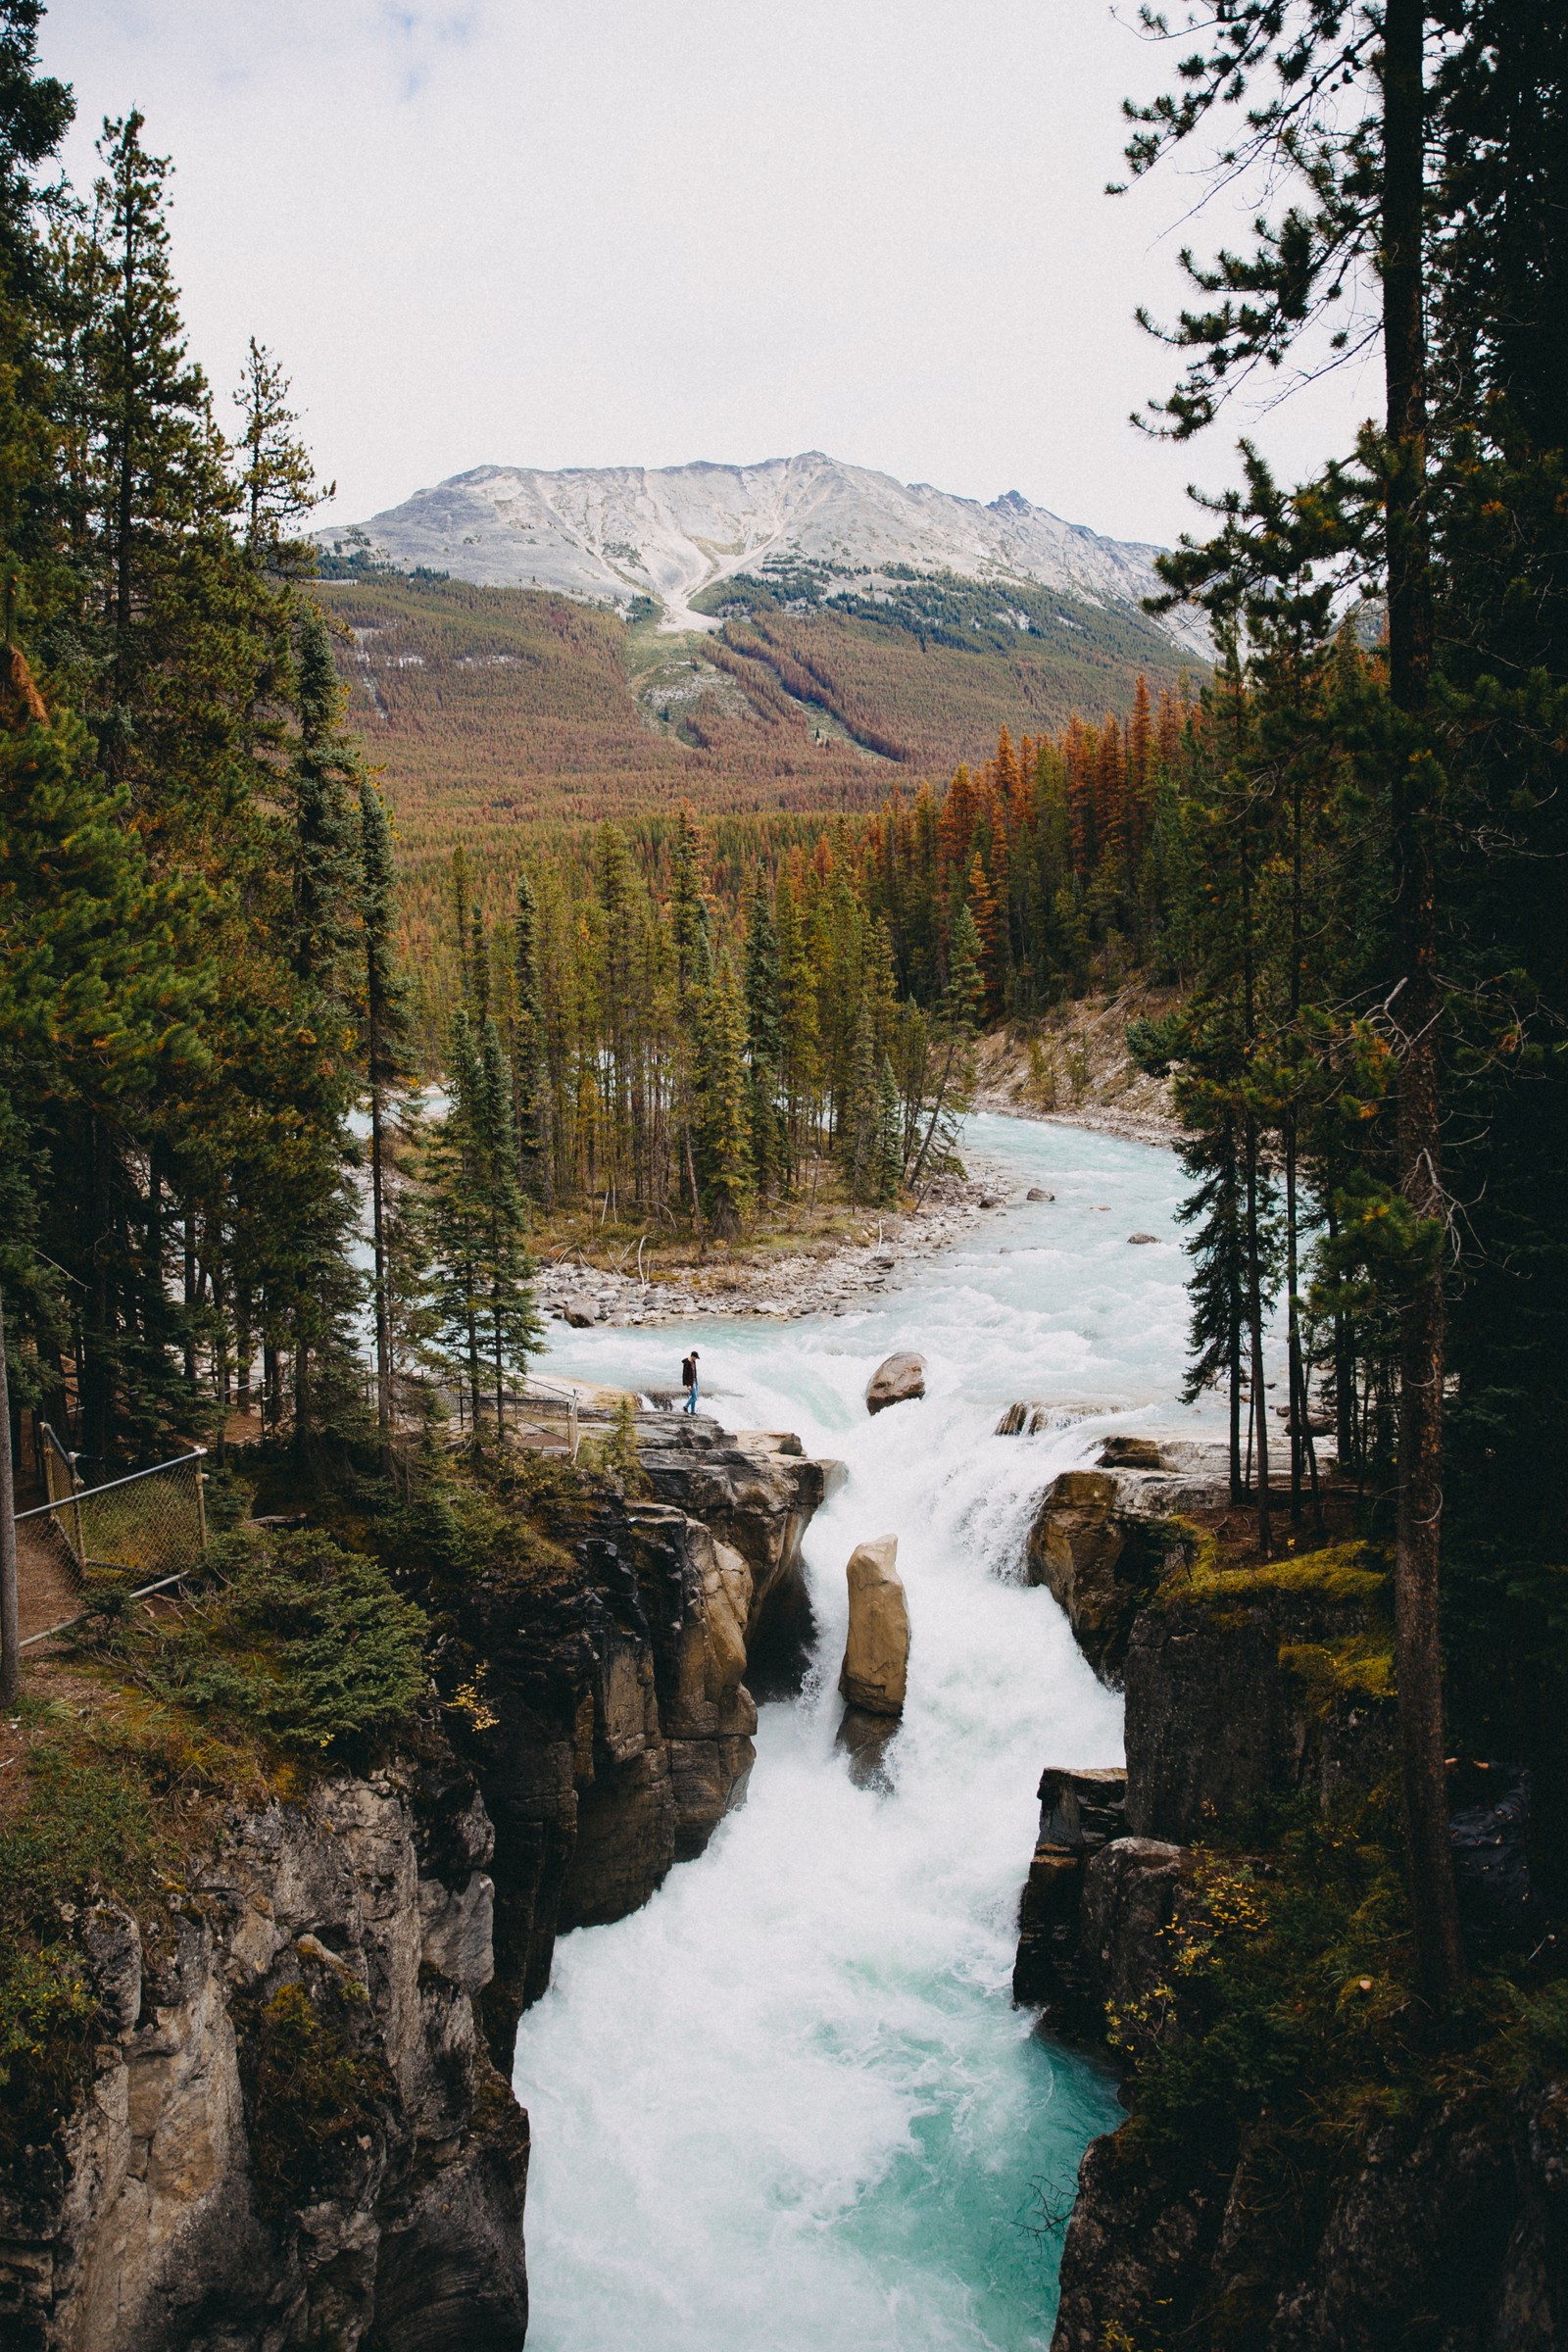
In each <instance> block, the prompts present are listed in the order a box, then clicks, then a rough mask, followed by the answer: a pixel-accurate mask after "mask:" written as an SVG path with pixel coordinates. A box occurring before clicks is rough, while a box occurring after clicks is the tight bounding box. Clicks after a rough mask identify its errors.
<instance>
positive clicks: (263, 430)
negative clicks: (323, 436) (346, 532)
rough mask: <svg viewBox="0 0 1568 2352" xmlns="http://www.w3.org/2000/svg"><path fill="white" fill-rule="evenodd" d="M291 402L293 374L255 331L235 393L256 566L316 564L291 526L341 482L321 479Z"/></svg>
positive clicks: (247, 527)
mask: <svg viewBox="0 0 1568 2352" xmlns="http://www.w3.org/2000/svg"><path fill="white" fill-rule="evenodd" d="M288 400H289V382H288V378H287V376H286V375H285V374H284V373H283V370H282V368H280V367H279V366H278V364H277V362H276V361H275V360H274V359H273V357H272V355H271V353H270V351H268V350H266V349H265V348H264V346H263V345H261V344H260V343H258V342H257V340H256V337H255V336H254V335H252V337H251V339H250V348H249V350H248V352H247V353H246V357H245V370H244V373H243V375H242V376H241V378H240V383H239V389H238V391H237V393H236V394H235V406H236V408H237V409H238V410H239V412H240V416H241V417H242V419H243V425H242V429H241V432H240V438H239V450H238V455H239V458H240V471H239V488H240V496H241V498H242V500H243V514H244V533H245V552H246V554H247V555H248V556H249V558H250V560H251V562H252V563H253V564H265V565H267V566H269V567H270V568H272V569H277V568H279V567H280V566H281V565H282V564H284V563H285V561H288V563H289V567H290V568H291V569H293V570H298V571H304V570H307V569H311V568H314V559H313V558H310V557H309V556H308V555H307V553H306V551H305V550H304V549H303V548H302V547H300V546H299V545H298V543H297V542H294V541H293V540H292V537H291V532H290V525H291V524H293V523H296V522H298V521H300V520H301V518H302V517H303V516H304V515H309V514H310V513H311V511H312V509H313V508H315V507H318V506H320V505H322V504H323V503H324V502H325V501H326V500H328V499H330V498H333V497H335V496H336V493H337V484H336V483H335V482H327V483H324V484H319V483H318V481H317V479H316V468H315V466H314V465H313V464H312V463H311V458H310V453H309V452H308V450H307V449H306V448H305V445H304V443H303V442H302V441H300V440H299V439H298V437H297V436H296V434H295V431H294V427H295V426H296V425H297V424H298V422H299V418H298V417H297V416H296V415H295V413H294V411H293V410H292V409H291V408H290V407H289V405H288Z"/></svg>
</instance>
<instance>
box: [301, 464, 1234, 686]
mask: <svg viewBox="0 0 1568 2352" xmlns="http://www.w3.org/2000/svg"><path fill="white" fill-rule="evenodd" d="M316 536H317V540H318V543H319V545H320V546H321V547H322V549H323V550H325V551H326V552H327V553H329V554H335V555H337V556H340V557H341V556H342V555H344V554H345V553H348V554H350V555H352V554H353V553H354V552H355V551H357V550H360V551H368V553H369V554H371V555H372V556H374V557H375V558H377V559H379V560H381V561H384V562H386V563H388V564H391V565H392V566H393V567H394V568H396V569H399V570H404V571H412V570H416V569H420V568H423V569H425V570H444V571H446V572H448V573H449V574H451V575H453V576H454V577H456V578H459V579H465V580H469V581H472V582H473V583H474V584H476V585H479V586H486V587H514V588H535V589H545V590H553V591H554V592H555V593H557V594H558V595H565V596H570V597H573V598H576V599H578V600H580V601H583V602H587V603H596V604H612V605H613V606H615V607H616V608H617V610H620V611H622V612H628V611H631V610H632V609H634V608H637V607H638V606H639V604H640V602H641V601H642V600H644V599H648V600H652V601H654V602H655V603H657V604H658V605H659V606H660V607H662V615H663V624H662V625H663V626H665V627H666V628H669V629H671V630H701V631H704V632H711V631H712V630H713V629H714V628H715V627H716V625H717V623H716V621H715V619H714V617H713V616H712V614H711V612H705V611H704V610H703V609H702V607H701V606H700V605H699V604H698V603H697V602H696V600H698V599H699V598H701V599H703V600H704V601H705V602H706V601H711V598H712V595H713V592H714V591H715V590H716V589H718V588H719V587H720V586H721V584H722V583H723V581H724V580H726V579H728V578H731V577H733V576H734V575H735V574H737V573H742V572H753V573H756V572H761V573H763V574H764V575H765V573H766V571H767V569H768V567H769V566H770V565H771V566H776V567H782V568H785V569H788V568H791V567H795V568H799V567H800V566H802V565H805V566H808V567H809V568H811V569H813V570H815V571H816V572H818V573H819V574H821V575H822V576H823V578H824V579H825V580H831V581H833V582H837V583H841V584H842V585H843V586H844V587H845V588H846V589H853V590H854V591H855V592H856V593H858V594H859V595H861V596H866V595H869V596H871V597H875V596H876V595H877V594H878V593H879V592H881V590H882V588H883V587H884V585H885V584H888V583H892V582H896V581H897V580H899V579H901V578H907V577H909V576H910V575H911V574H912V575H914V576H917V577H930V578H936V577H940V576H941V575H943V574H944V573H951V574H953V575H954V576H956V577H957V578H959V579H964V580H971V581H981V582H985V583H987V584H994V585H995V586H996V587H998V588H999V589H1004V588H1005V586H1006V584H1007V582H1008V581H1014V582H1018V583H1028V584H1031V585H1033V586H1036V587H1045V588H1049V589H1054V590H1057V591H1059V592H1061V593H1063V594H1067V595H1071V596H1072V597H1074V598H1075V599H1077V600H1078V601H1080V602H1083V603H1088V604H1091V605H1096V604H1098V605H1104V606H1115V605H1120V606H1123V607H1132V608H1135V609H1136V608H1138V607H1139V606H1140V605H1141V602H1142V599H1143V598H1144V597H1146V596H1151V595H1154V594H1157V593H1159V591H1160V589H1161V585H1162V583H1161V582H1160V580H1159V578H1158V575H1157V573H1156V572H1155V570H1154V559H1155V557H1156V556H1157V555H1158V554H1159V553H1160V550H1159V549H1158V548H1157V547H1156V546H1155V545H1153V544H1152V542H1147V541H1130V540H1117V539H1110V538H1106V537H1103V535H1102V534H1101V533H1099V532H1097V531H1093V530H1091V529H1090V528H1089V526H1088V525H1087V524H1084V523H1069V522H1064V521H1063V520H1062V519H1061V517H1060V516H1059V515H1054V514H1052V513H1051V512H1050V510H1049V509H1047V508H1045V507H1037V506H1035V505H1033V504H1032V502H1031V501H1030V500H1028V499H1027V498H1025V497H1024V496H1023V494H1022V492H1021V491H1018V490H1007V491H1004V492H1003V493H1002V494H1001V496H1000V497H998V498H996V499H994V500H992V501H991V502H990V503H989V504H987V503H984V502H982V501H981V500H979V499H970V498H961V497H958V496H957V495H956V494H955V493H953V492H951V491H946V490H939V489H938V488H936V486H935V485H934V484H932V483H929V482H900V481H898V480H897V479H896V477H895V476H893V475H892V474H888V473H882V472H879V471H877V470H876V469H874V468H872V467H869V466H851V465H848V464H846V463H845V462H843V461H842V460H839V459H835V458H831V457H828V456H827V455H826V454H825V453H824V452H822V451H820V450H807V451H804V452H802V453H801V454H800V455H799V456H796V457H792V458H768V459H763V460H760V461H759V462H758V463H756V464H755V465H730V464H724V463H720V462H718V461H715V460H711V459H694V460H692V461H690V462H689V463H688V464H686V465H682V466H566V467H561V468H556V469H550V468H545V467H540V466H472V467H470V468H468V469H467V470H466V472H463V473H460V474H454V475H452V476H450V477H449V478H448V479H447V480H445V481H443V482H438V483H435V484H433V485H431V486H430V487H428V488H425V489H420V490H417V491H415V492H414V493H413V495H412V496H411V497H409V498H407V499H405V500H404V501H403V503H402V504H401V505H400V506H397V507H390V508H387V509H385V510H383V512H382V513H380V514H379V515H372V516H370V517H369V518H368V521H366V522H363V523H359V524H352V525H345V526H328V527H327V528H325V529H323V530H320V531H319V532H318V533H317V534H316ZM1155 625H1156V626H1159V627H1161V628H1162V630H1163V633H1164V634H1166V635H1168V636H1169V637H1171V638H1173V639H1174V640H1175V641H1176V642H1177V643H1178V644H1181V645H1183V646H1186V647H1188V648H1190V649H1191V650H1193V651H1194V652H1197V653H1200V654H1206V652H1207V651H1208V646H1207V636H1206V631H1205V629H1204V626H1203V623H1202V620H1201V616H1200V615H1199V614H1197V613H1192V612H1184V611H1182V610H1178V611H1176V612H1175V613H1170V614H1167V615H1165V616H1163V617H1162V618H1161V619H1160V620H1158V621H1156V623H1155Z"/></svg>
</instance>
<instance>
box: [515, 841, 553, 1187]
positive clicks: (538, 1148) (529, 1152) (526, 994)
mask: <svg viewBox="0 0 1568 2352" xmlns="http://www.w3.org/2000/svg"><path fill="white" fill-rule="evenodd" d="M513 941H514V951H513V952H514V958H515V979H516V1020H515V1027H514V1031H513V1050H512V1064H513V1077H514V1083H515V1088H516V1126H517V1169H518V1174H519V1177H520V1180H521V1184H522V1189H523V1192H524V1194H525V1195H526V1196H527V1197H528V1198H530V1199H532V1200H539V1201H543V1200H548V1198H549V1183H548V1164H547V1159H546V1143H545V1138H546V1121H547V1119H548V1116H549V1071H548V1066H547V1062H546V1031H545V1003H544V983H543V958H542V952H541V942H540V936H539V902H538V898H537V896H536V894H535V891H534V887H533V884H532V882H531V881H530V880H529V877H528V876H527V874H526V873H523V874H519V875H518V877H517V911H516V915H515V918H514V926H513Z"/></svg>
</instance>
